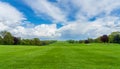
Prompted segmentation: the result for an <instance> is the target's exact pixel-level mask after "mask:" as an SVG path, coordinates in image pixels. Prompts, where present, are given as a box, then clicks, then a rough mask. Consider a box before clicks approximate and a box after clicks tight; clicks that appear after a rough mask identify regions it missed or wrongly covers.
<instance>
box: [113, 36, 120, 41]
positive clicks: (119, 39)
mask: <svg viewBox="0 0 120 69" xmlns="http://www.w3.org/2000/svg"><path fill="white" fill-rule="evenodd" d="M113 43H120V35H119V34H117V35H115V36H114V37H113Z"/></svg>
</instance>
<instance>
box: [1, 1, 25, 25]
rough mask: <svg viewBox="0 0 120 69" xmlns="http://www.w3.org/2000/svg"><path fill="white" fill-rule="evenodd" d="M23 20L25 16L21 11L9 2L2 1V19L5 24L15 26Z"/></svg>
mask: <svg viewBox="0 0 120 69" xmlns="http://www.w3.org/2000/svg"><path fill="white" fill-rule="evenodd" d="M22 20H25V18H24V15H23V14H22V13H21V12H19V11H18V10H17V9H16V8H14V7H13V6H11V5H10V4H8V3H5V2H0V21H1V22H3V23H4V25H9V26H13V25H14V26H15V25H17V24H19V22H21V21H22Z"/></svg>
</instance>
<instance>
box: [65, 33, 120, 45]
mask: <svg viewBox="0 0 120 69" xmlns="http://www.w3.org/2000/svg"><path fill="white" fill-rule="evenodd" d="M67 42H69V43H86V44H87V43H119V44H120V32H112V33H111V34H110V35H102V36H100V37H97V38H95V39H92V38H88V39H87V40H79V41H78V40H67Z"/></svg>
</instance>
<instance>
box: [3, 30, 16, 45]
mask: <svg viewBox="0 0 120 69" xmlns="http://www.w3.org/2000/svg"><path fill="white" fill-rule="evenodd" d="M3 43H4V44H5V45H12V44H14V38H13V36H12V34H11V33H10V32H6V34H5V35H4V37H3Z"/></svg>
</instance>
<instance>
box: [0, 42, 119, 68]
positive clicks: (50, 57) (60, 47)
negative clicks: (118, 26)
mask: <svg viewBox="0 0 120 69" xmlns="http://www.w3.org/2000/svg"><path fill="white" fill-rule="evenodd" d="M0 69H120V45H119V44H107V43H91V44H69V43H66V42H56V43H53V44H50V45H47V46H20V45H16V46H14V45H1V46H0Z"/></svg>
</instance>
